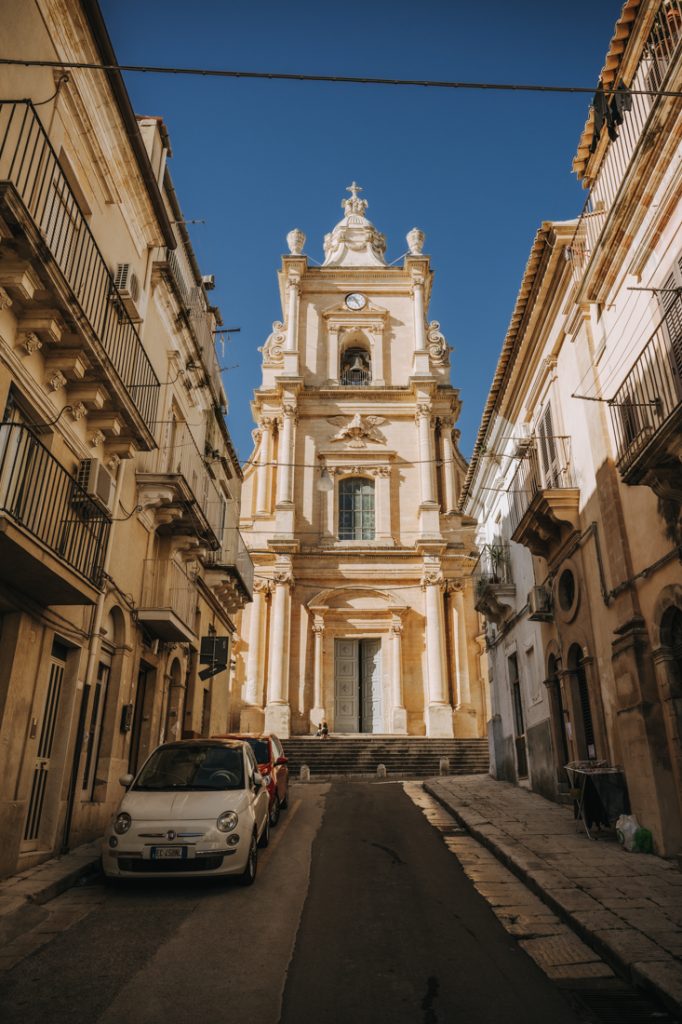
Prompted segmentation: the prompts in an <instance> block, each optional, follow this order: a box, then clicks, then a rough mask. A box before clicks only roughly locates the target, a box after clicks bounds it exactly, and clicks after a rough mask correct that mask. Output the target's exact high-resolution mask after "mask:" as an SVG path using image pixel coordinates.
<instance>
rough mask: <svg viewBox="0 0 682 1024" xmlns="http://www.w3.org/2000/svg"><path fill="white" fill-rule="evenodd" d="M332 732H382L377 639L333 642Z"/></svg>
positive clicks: (381, 702)
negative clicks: (333, 730)
mask: <svg viewBox="0 0 682 1024" xmlns="http://www.w3.org/2000/svg"><path fill="white" fill-rule="evenodd" d="M334 729H335V731H336V732H350V733H373V732H384V731H385V730H384V726H383V700H382V694H381V641H380V640H378V639H374V638H372V639H368V638H364V639H361V640H348V639H337V640H336V641H335V644H334Z"/></svg>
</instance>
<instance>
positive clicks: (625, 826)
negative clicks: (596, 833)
mask: <svg viewBox="0 0 682 1024" xmlns="http://www.w3.org/2000/svg"><path fill="white" fill-rule="evenodd" d="M638 830H639V822H638V821H637V818H636V817H635V816H634V814H621V816H620V818H619V819H618V821H617V822H616V835H617V836H618V842H619V843H620V845H621V846H623V847H624V848H625V849H626V850H628V851H629V852H630V853H632V851H633V850H634V849H635V835H636V833H637V831H638Z"/></svg>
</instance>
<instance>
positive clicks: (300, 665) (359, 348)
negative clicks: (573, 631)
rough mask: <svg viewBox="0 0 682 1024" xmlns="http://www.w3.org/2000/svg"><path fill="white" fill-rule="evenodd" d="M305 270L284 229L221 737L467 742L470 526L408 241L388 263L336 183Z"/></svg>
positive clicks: (471, 707)
mask: <svg viewBox="0 0 682 1024" xmlns="http://www.w3.org/2000/svg"><path fill="white" fill-rule="evenodd" d="M347 192H349V193H350V195H349V196H348V197H347V198H345V199H343V200H342V208H343V213H344V216H343V218H342V219H341V220H340V221H339V223H338V224H337V225H336V226H335V227H334V229H333V230H332V231H331V232H329V234H327V235H325V238H324V262H323V264H322V265H321V266H315V265H313V264H311V263H310V262H309V261H308V258H307V256H306V255H305V254H304V252H303V249H304V246H305V241H306V239H305V236H304V234H303V233H302V232H301V231H299V230H298V229H294V230H293V231H290V232H289V234H288V236H287V245H288V248H289V253H288V255H285V256H284V257H283V258H282V266H281V269H280V270H279V273H278V278H279V293H280V301H281V307H282V319H281V320H276V321H275V322H274V323H273V326H272V333H271V334H270V336H269V337H268V339H267V341H266V342H265V345H264V346H263V348H262V356H263V360H262V383H261V385H260V387H259V388H258V389H257V390H256V391H255V394H254V399H253V403H252V410H253V415H254V419H255V421H256V424H257V426H256V430H255V431H254V441H255V448H254V452H253V454H252V456H251V458H250V459H249V460H248V465H247V467H246V470H245V479H244V486H243V490H242V522H241V530H242V534H243V536H244V539H245V541H246V544H247V546H248V547H249V549H250V551H251V555H252V558H253V560H254V563H255V567H256V585H255V588H254V600H253V603H252V604H251V605H250V606H249V608H248V609H247V610H246V611H245V613H244V615H243V618H242V622H241V642H240V645H239V646H240V651H241V657H240V660H239V665H238V672H237V685H238V690H239V692H238V695H237V696H238V702H239V705H240V708H241V711H240V728H241V729H249V730H260V729H264V730H265V731H272V732H275V733H277V734H278V735H279V736H281V737H284V738H286V737H287V736H289V735H290V734H292V733H299V734H300V733H309V732H311V731H314V730H315V729H316V728H317V726H318V724H319V723H320V722H321V721H322V720H326V721H327V722H328V724H329V728H330V730H331V731H332V732H333V733H334V732H336V733H345V734H370V735H371V734H381V735H387V734H388V735H407V734H410V735H427V736H434V737H436V736H437V737H452V736H453V735H454V736H466V737H472V736H483V735H485V721H486V709H485V699H484V683H483V680H482V678H481V668H480V654H481V648H480V646H479V644H478V643H477V636H478V634H479V626H478V617H477V614H476V612H475V610H474V608H473V599H472V594H471V591H470V587H471V582H470V579H469V571H470V568H471V559H470V555H469V552H470V551H471V550H472V549H473V546H474V533H473V530H474V524H473V522H472V521H470V520H467V519H466V518H463V517H462V516H461V515H459V514H458V513H457V511H456V507H457V498H458V495H459V491H460V488H461V485H462V481H463V477H464V474H465V472H466V462H465V460H464V459H463V457H462V456H461V454H460V453H459V450H458V447H457V438H458V436H459V435H458V431H456V430H455V424H456V421H457V417H458V415H459V410H460V400H459V392H458V391H457V390H456V389H455V388H453V387H452V385H451V383H450V352H451V349H450V347H449V346H448V344H447V342H446V340H445V338H444V336H443V334H442V333H441V330H440V325H439V324H438V323H437V321H435V320H432V321H429V320H428V308H429V301H430V296H431V287H432V281H433V272H432V270H431V266H430V258H429V257H428V256H427V255H425V254H424V252H423V246H424V234H423V232H421V231H419V230H418V229H417V228H413V229H412V230H411V231H409V232H408V234H407V244H408V252H407V253H406V254H405V256H404V258H403V259H402V262H401V264H400V265H388V264H387V263H386V258H385V253H386V239H385V237H384V235H383V234H381V232H380V231H378V230H377V229H376V228H375V227H374V225H373V224H372V223H371V222H370V221H369V220H368V219H367V217H366V213H367V207H368V203H367V200H366V199H364V198H361V196H360V193H361V192H362V189H361V188H360V187H359V186H358V185H357V184H356V183H355V182H353V184H352V185H350V186H349V187H348V189H347Z"/></svg>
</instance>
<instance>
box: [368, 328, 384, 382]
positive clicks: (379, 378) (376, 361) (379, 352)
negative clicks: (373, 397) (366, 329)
mask: <svg viewBox="0 0 682 1024" xmlns="http://www.w3.org/2000/svg"><path fill="white" fill-rule="evenodd" d="M371 338H372V342H373V345H372V349H373V352H372V355H373V359H372V384H380V385H381V384H384V335H383V331H380V330H375V331H372V332H371Z"/></svg>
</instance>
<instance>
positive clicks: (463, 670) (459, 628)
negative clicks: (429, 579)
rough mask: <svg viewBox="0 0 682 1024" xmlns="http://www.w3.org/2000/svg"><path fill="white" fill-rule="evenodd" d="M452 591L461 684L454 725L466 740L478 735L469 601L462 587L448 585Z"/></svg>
mask: <svg viewBox="0 0 682 1024" xmlns="http://www.w3.org/2000/svg"><path fill="white" fill-rule="evenodd" d="M448 589H449V593H450V603H451V606H452V650H453V652H454V656H455V677H456V684H457V693H456V705H455V711H454V723H455V731H456V733H457V736H458V737H461V738H465V737H472V736H477V735H478V726H477V715H476V708H475V707H474V706H473V704H472V702H471V673H470V664H469V638H468V634H467V620H466V599H465V591H464V585H463V584H462V583H459V582H455V581H453V582H452V583H449V584H448Z"/></svg>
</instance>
